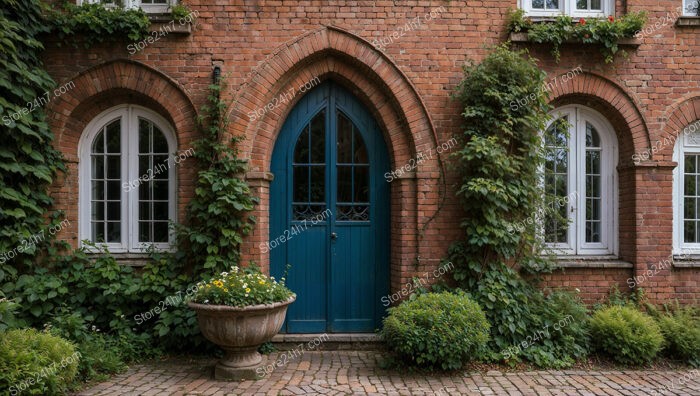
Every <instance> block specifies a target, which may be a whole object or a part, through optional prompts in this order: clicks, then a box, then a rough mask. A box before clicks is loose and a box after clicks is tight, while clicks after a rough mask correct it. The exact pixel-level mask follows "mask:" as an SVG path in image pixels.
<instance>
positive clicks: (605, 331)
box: [590, 306, 664, 365]
mask: <svg viewBox="0 0 700 396" xmlns="http://www.w3.org/2000/svg"><path fill="white" fill-rule="evenodd" d="M590 326H591V338H592V341H593V345H594V347H595V348H596V350H597V351H598V352H599V353H601V354H603V355H606V356H608V357H610V358H612V359H613V360H615V361H616V362H619V363H623V364H635V365H639V364H645V363H649V362H651V361H652V359H654V357H655V356H656V355H657V353H658V352H659V351H660V350H661V347H662V345H663V341H664V339H663V336H662V335H661V329H659V326H658V325H657V324H656V322H654V319H653V318H652V317H651V316H649V315H647V314H645V313H642V312H641V311H639V310H637V309H635V308H632V307H620V306H611V307H608V308H603V309H601V310H599V311H597V312H596V313H595V314H594V315H593V317H592V318H591V321H590Z"/></svg>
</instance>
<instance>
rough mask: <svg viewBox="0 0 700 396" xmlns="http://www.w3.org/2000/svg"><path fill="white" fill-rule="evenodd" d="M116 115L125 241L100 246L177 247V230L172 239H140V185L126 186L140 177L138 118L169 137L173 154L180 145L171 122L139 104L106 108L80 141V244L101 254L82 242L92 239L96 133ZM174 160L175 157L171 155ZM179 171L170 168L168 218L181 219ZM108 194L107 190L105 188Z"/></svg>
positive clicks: (126, 249) (123, 249) (130, 249)
mask: <svg viewBox="0 0 700 396" xmlns="http://www.w3.org/2000/svg"><path fill="white" fill-rule="evenodd" d="M116 117H120V118H121V161H120V164H121V169H122V171H121V182H120V186H122V188H121V189H120V197H121V217H120V219H121V242H119V243H115V242H107V243H95V246H96V247H97V248H98V249H101V248H106V249H108V250H109V251H110V252H112V253H144V252H146V251H147V250H148V249H149V248H150V247H153V248H154V249H156V250H164V251H168V250H172V249H174V246H173V241H174V235H173V231H172V230H170V229H169V231H168V232H169V242H156V243H152V242H140V241H139V240H138V239H139V234H138V231H139V230H138V226H139V192H138V188H136V189H132V190H130V191H127V189H126V188H123V185H124V183H130V182H131V181H135V180H138V178H139V176H140V175H138V172H139V169H138V167H139V164H138V137H139V136H138V118H139V117H142V118H145V119H147V120H148V121H150V122H152V123H153V124H154V125H155V126H157V127H158V128H159V129H160V130H161V131H162V133H163V135H164V136H165V138H166V140H167V143H168V151H169V153H170V154H172V153H173V152H174V151H175V148H176V147H177V142H176V141H175V137H174V134H173V133H172V130H171V128H169V126H168V123H167V121H165V120H164V119H163V118H162V117H160V116H159V115H157V114H155V113H152V112H150V111H148V110H145V109H143V108H140V107H139V106H131V105H122V106H117V107H114V108H112V109H109V110H106V111H104V112H103V113H101V114H100V115H98V116H97V117H95V119H93V120H92V121H91V122H90V123H89V124H88V126H87V127H86V129H85V132H84V133H83V136H82V137H81V140H80V142H79V153H80V161H81V163H80V164H79V171H78V174H79V186H80V192H79V198H78V209H79V210H78V212H79V216H80V221H79V231H78V234H79V235H80V241H81V242H80V246H81V247H85V248H86V249H87V250H88V251H91V252H94V253H97V252H98V251H99V250H95V249H93V248H92V247H90V246H89V245H86V244H84V243H83V242H82V241H84V240H88V241H91V240H92V221H91V220H92V219H91V217H92V205H91V204H92V183H91V173H92V161H91V154H92V142H93V141H94V139H95V136H96V135H97V134H98V133H99V132H100V131H101V129H102V127H104V125H105V123H106V122H107V121H108V120H113V119H115V118H116ZM168 160H169V161H170V160H171V158H170V157H169V158H168ZM176 183H177V181H176V172H175V166H170V168H169V169H168V218H169V219H170V220H171V221H173V222H177V199H176V198H177V196H176V193H175V192H176V188H175V186H176V185H177V184H176ZM105 194H107V192H106V191H105Z"/></svg>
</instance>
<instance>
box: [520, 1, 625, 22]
mask: <svg viewBox="0 0 700 396" xmlns="http://www.w3.org/2000/svg"><path fill="white" fill-rule="evenodd" d="M545 1H546V0H545ZM519 2H520V8H522V9H523V10H525V14H526V15H527V16H531V17H553V16H558V15H568V16H570V17H573V18H604V17H607V16H610V15H614V14H615V0H601V6H602V9H603V10H602V11H600V12H599V11H588V10H577V9H576V0H559V8H558V9H556V10H540V9H538V8H532V0H519Z"/></svg>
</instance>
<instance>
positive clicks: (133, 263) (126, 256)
mask: <svg viewBox="0 0 700 396" xmlns="http://www.w3.org/2000/svg"><path fill="white" fill-rule="evenodd" d="M101 254H104V253H101V252H94V253H91V252H88V255H89V256H90V257H97V256H98V255H101ZM110 254H111V255H112V257H114V259H115V260H116V261H117V264H119V265H124V266H128V267H136V268H140V267H144V266H145V265H146V264H148V263H149V262H150V261H151V257H150V255H149V254H148V253H110Z"/></svg>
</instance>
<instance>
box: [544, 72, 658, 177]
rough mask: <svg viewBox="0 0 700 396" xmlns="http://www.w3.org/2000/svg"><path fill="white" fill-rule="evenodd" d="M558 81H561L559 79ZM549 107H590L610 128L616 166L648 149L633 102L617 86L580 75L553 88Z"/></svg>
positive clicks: (646, 135) (590, 75) (628, 162)
mask: <svg viewBox="0 0 700 396" xmlns="http://www.w3.org/2000/svg"><path fill="white" fill-rule="evenodd" d="M558 81H562V79H561V78H559V79H558ZM551 103H552V104H553V105H554V106H555V107H559V106H563V105H567V104H578V105H583V106H587V107H590V108H592V109H594V110H596V111H598V112H599V113H601V114H602V115H603V116H605V117H606V118H607V119H608V121H610V123H611V124H612V126H613V128H614V129H615V133H616V134H617V139H618V142H619V144H620V147H619V154H620V162H619V166H621V167H627V166H631V165H632V155H633V154H634V153H636V152H640V151H642V150H645V149H647V148H648V147H649V131H648V130H647V127H646V125H647V123H646V121H645V120H644V117H643V116H642V113H641V112H640V111H639V108H638V106H637V103H636V101H635V100H634V98H632V97H631V96H630V95H629V94H628V93H627V92H625V91H624V90H623V89H622V88H621V87H620V86H619V85H617V84H615V83H614V82H612V81H610V80H608V79H607V78H605V77H602V76H599V75H597V74H593V73H591V72H584V73H582V74H579V75H576V76H575V77H574V78H571V79H569V80H568V81H566V82H562V83H560V84H556V85H554V87H553V89H552V92H551Z"/></svg>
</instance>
